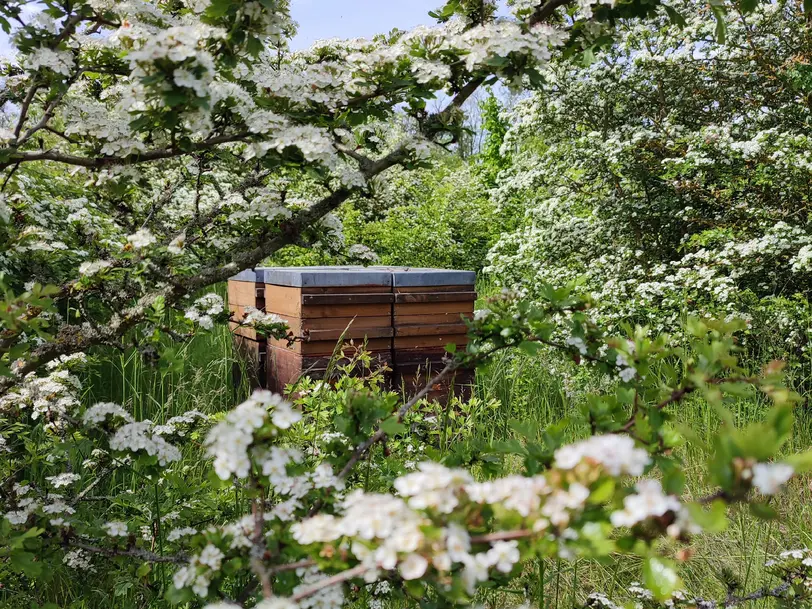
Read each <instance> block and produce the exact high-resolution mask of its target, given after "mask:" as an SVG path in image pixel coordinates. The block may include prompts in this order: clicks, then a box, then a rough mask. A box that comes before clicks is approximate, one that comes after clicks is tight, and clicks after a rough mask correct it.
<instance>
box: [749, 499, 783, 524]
mask: <svg viewBox="0 0 812 609" xmlns="http://www.w3.org/2000/svg"><path fill="white" fill-rule="evenodd" d="M750 512H751V513H752V514H753V516H755V517H756V518H760V519H761V520H775V519H776V518H778V512H776V511H775V508H773V507H770V506H769V505H767V504H766V503H751V504H750Z"/></svg>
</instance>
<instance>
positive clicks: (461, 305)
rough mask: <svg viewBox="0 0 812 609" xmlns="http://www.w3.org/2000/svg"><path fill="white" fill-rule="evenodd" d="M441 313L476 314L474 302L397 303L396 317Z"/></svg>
mask: <svg viewBox="0 0 812 609" xmlns="http://www.w3.org/2000/svg"><path fill="white" fill-rule="evenodd" d="M440 313H456V314H457V315H459V314H461V313H468V314H470V315H473V314H474V303H473V302H422V303H411V304H406V303H395V315H396V316H398V315H438V314H440Z"/></svg>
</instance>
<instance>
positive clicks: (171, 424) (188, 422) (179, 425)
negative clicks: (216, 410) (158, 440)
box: [152, 410, 209, 437]
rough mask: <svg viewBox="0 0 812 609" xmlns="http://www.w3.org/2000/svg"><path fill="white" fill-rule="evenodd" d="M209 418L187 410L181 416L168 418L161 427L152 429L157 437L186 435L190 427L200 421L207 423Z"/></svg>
mask: <svg viewBox="0 0 812 609" xmlns="http://www.w3.org/2000/svg"><path fill="white" fill-rule="evenodd" d="M208 420H209V417H208V415H206V414H203V413H202V412H200V411H199V410H187V411H186V412H184V413H183V414H180V415H177V416H174V417H170V418H169V419H168V420H167V421H166V423H164V424H162V425H155V426H154V427H153V429H152V431H153V433H154V434H156V435H159V436H173V435H174V436H180V437H183V436H185V435H186V433H187V431H188V430H189V428H190V427H192V426H194V425H196V424H197V423H198V422H200V421H208Z"/></svg>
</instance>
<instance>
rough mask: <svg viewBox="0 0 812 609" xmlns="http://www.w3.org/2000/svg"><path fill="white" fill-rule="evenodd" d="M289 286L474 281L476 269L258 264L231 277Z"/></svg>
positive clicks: (429, 283) (471, 282)
mask: <svg viewBox="0 0 812 609" xmlns="http://www.w3.org/2000/svg"><path fill="white" fill-rule="evenodd" d="M231 279H232V280H234V281H253V282H259V283H266V284H271V285H281V286H288V287H297V288H301V287H342V286H348V287H349V286H363V285H370V286H394V287H420V286H443V285H473V284H474V281H475V280H476V273H474V272H473V271H460V270H455V269H434V268H420V267H406V266H299V267H257V268H256V269H248V270H245V271H242V272H241V273H239V274H237V275H235V276H233V277H232V278H231Z"/></svg>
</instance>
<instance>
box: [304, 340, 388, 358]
mask: <svg viewBox="0 0 812 609" xmlns="http://www.w3.org/2000/svg"><path fill="white" fill-rule="evenodd" d="M296 344H297V346H298V347H300V350H299V352H300V353H302V354H303V355H329V354H331V353H333V350H334V349H335V347H336V344H337V341H335V340H320V341H311V342H305V343H296ZM364 344H366V350H367V351H389V350H391V348H392V339H391V338H370V339H369V340H367V341H363V340H345V341H344V345H352V346H355V347H358V348H360V347H362V346H363V345H364Z"/></svg>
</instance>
